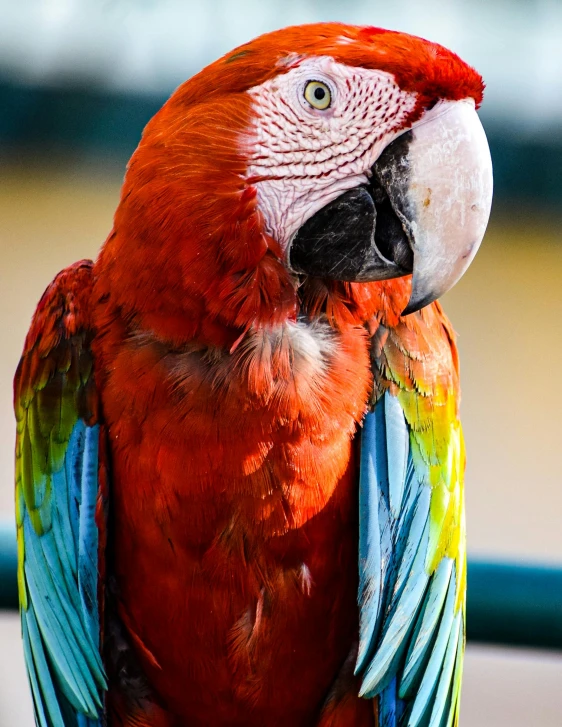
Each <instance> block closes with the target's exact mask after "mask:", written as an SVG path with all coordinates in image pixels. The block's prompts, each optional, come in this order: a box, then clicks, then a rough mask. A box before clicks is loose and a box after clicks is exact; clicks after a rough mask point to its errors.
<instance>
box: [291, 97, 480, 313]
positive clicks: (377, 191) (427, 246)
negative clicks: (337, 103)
mask: <svg viewBox="0 0 562 727" xmlns="http://www.w3.org/2000/svg"><path fill="white" fill-rule="evenodd" d="M491 203H492V162H491V158H490V150H489V148H488V142H487V140H486V135H485V133H484V129H483V128H482V124H481V123H480V120H479V118H478V115H477V114H476V110H475V108H474V102H472V101H471V100H463V101H445V102H441V103H439V104H437V105H436V106H435V107H434V108H433V109H431V110H430V111H428V112H426V114H425V116H424V117H423V118H422V120H421V121H420V122H418V123H417V124H416V125H415V126H414V128H413V129H411V130H410V131H407V132H405V133H404V134H402V135H400V136H399V137H398V138H396V139H395V140H394V141H393V142H392V143H391V144H389V146H387V147H386V149H384V151H383V152H382V153H381V155H380V156H379V158H378V160H377V161H376V162H375V164H374V166H373V168H372V177H371V183H370V184H369V186H368V187H367V186H365V187H357V188H355V189H351V190H349V191H347V192H345V193H344V194H342V195H341V196H340V197H338V198H337V199H335V200H334V201H333V202H330V203H329V204H328V205H326V207H324V208H322V209H321V210H319V211H318V212H317V213H316V214H315V215H313V216H312V217H311V218H310V219H309V220H307V221H306V222H305V223H304V225H303V226H302V227H301V228H300V229H299V230H298V232H297V233H296V235H295V237H294V239H293V242H292V244H291V247H290V251H289V263H290V266H291V268H292V269H293V270H294V271H295V272H299V273H301V272H302V273H306V274H309V275H314V276H316V277H326V278H331V279H335V280H347V281H352V282H367V281H374V280H384V279H388V278H394V277H399V276H402V275H407V274H408V273H413V277H412V291H411V295H410V300H409V302H408V305H407V306H406V308H405V309H404V311H403V315H407V314H408V313H413V312H414V311H416V310H419V309H420V308H422V307H423V306H425V305H428V304H429V303H431V302H432V301H434V300H436V299H437V298H439V297H440V296H441V295H443V293H445V292H447V291H448V290H449V289H450V288H452V287H453V285H454V284H455V283H456V282H457V281H458V280H459V278H460V277H461V276H462V275H463V273H464V272H465V270H466V269H467V268H468V266H469V265H470V263H471V261H472V259H473V258H474V255H475V254H476V252H477V250H478V248H479V246H480V243H481V242H482V238H483V237H484V232H485V230H486V225H487V224H488V218H489V216H490V208H491Z"/></svg>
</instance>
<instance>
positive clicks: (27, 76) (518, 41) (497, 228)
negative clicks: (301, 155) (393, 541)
mask: <svg viewBox="0 0 562 727" xmlns="http://www.w3.org/2000/svg"><path fill="white" fill-rule="evenodd" d="M0 17H1V21H0V164H1V180H0V296H1V302H0V335H1V340H2V341H3V342H4V343H3V344H2V351H1V354H0V518H2V517H4V518H5V517H8V518H12V517H13V502H12V478H13V444H14V424H13V418H12V412H11V381H12V377H13V373H14V370H15V368H16V365H17V361H18V358H19V355H20V352H21V348H22V345H23V339H24V336H25V333H26V330H27V327H28V325H29V321H30V318H31V315H32V313H33V310H34V308H35V305H36V303H37V301H38V299H39V297H40V295H41V293H42V291H43V290H44V288H45V286H46V285H47V284H48V282H49V281H50V280H51V279H52V277H53V276H54V274H55V273H56V272H57V271H58V270H60V269H61V268H63V267H64V266H66V265H68V264H69V263H71V262H73V261H75V260H77V259H80V258H82V257H93V256H95V255H96V252H97V250H98V249H99V247H100V245H101V243H102V242H103V240H104V239H105V237H106V235H107V233H108V232H109V230H110V228H111V220H112V214H113V211H114V209H115V206H116V203H117V200H118V194H119V187H120V184H121V180H122V176H123V172H124V168H125V164H126V161H127V159H128V157H129V156H130V154H131V152H132V151H133V149H134V148H135V146H136V144H137V142H138V139H139V137H140V134H141V131H142V128H143V126H144V124H145V123H146V121H147V120H148V119H149V118H150V116H151V115H152V114H153V113H154V112H155V111H156V110H157V109H158V107H159V106H160V105H161V104H162V102H163V101H164V100H165V99H166V97H167V96H168V95H169V94H170V93H171V91H172V90H173V89H174V88H175V87H176V86H177V85H178V84H179V83H181V82H182V81H184V80H185V79H186V78H188V77H189V76H190V75H192V74H193V73H194V72H196V71H198V70H199V69H200V68H201V67H202V66H204V65H206V64H207V63H208V62H210V61H212V60H214V59H215V58H216V57H218V56H219V55H221V54H223V53H225V52H227V51H228V50H230V49H231V48H233V47H234V46H236V45H239V44H241V43H243V42H245V41H247V40H249V39H250V38H252V37H253V36H256V35H258V34H260V33H263V32H265V31H268V30H272V29H274V28H277V27H280V26H283V25H288V24H292V23H305V22H313V21H318V20H340V21H345V22H349V23H359V24H369V25H380V26H383V27H388V28H393V29H397V30H402V31H406V32H410V33H414V34H417V35H421V36H424V37H427V38H429V39H431V40H435V41H438V42H440V43H443V44H444V45H446V46H448V47H449V48H451V49H452V50H454V51H456V52H457V53H459V54H460V55H461V56H462V57H463V58H464V59H465V60H466V61H468V62H470V63H471V64H472V65H474V66H475V67H476V68H477V69H478V70H479V71H480V72H481V73H482V74H483V76H484V78H485V80H486V83H487V92H486V96H485V102H484V106H483V108H482V111H481V118H482V120H483V123H484V126H485V128H486V131H487V133H488V137H489V140H490V146H491V149H492V156H493V160H494V169H495V184H496V196H495V206H494V210H493V214H492V220H491V223H490V228H489V233H488V234H487V237H486V239H485V242H484V244H483V246H482V249H481V251H480V252H479V254H478V256H477V258H476V260H475V262H474V263H473V265H472V267H471V268H470V270H469V271H468V273H467V274H466V276H465V277H464V278H463V280H462V281H461V283H460V284H459V285H458V286H457V287H456V288H455V289H454V290H453V291H452V292H451V293H450V294H449V295H448V296H447V297H446V299H445V307H446V309H447V311H448V313H449V314H450V316H451V318H452V320H453V323H454V325H455V328H456V330H457V331H458V333H459V344H460V349H461V362H462V380H463V405H462V412H463V420H464V426H465V433H466V440H467V449H468V468H467V476H466V493H467V495H466V496H467V510H468V513H467V518H468V535H469V552H470V554H471V555H472V556H482V557H493V558H505V559H511V560H517V561H524V562H534V561H542V562H549V563H558V564H562V527H561V514H562V475H561V468H560V450H561V447H562V439H561V435H560V431H561V429H560V421H561V419H560V412H561V411H562V386H561V385H560V382H559V377H560V373H559V372H560V370H561V367H562V323H561V320H562V42H561V40H562V2H560V0H466V1H465V0H423V1H422V0H392V1H391V0H387V2H379V1H378V0H370V1H364V0H345V1H344V0H317V1H313V0H308V1H307V0H237V2H231V1H230V0H201V1H200V2H190V1H186V0H159V1H157V0H18V2H11V1H9V0H0ZM561 618H562V614H561ZM465 675H466V676H465V685H464V692H463V709H462V716H461V727H501V726H503V725H509V726H510V727H519V726H521V727H522V726H523V725H526V726H528V725H533V727H534V726H535V725H536V726H537V727H554V726H555V725H556V726H557V727H558V726H559V725H560V724H562V689H561V685H562V657H561V656H560V655H555V654H548V653H545V652H531V651H522V650H519V651H517V650H507V649H503V650H502V649H491V648H484V647H475V646H469V648H468V653H467V660H466V669H465ZM32 724H33V719H32V713H31V707H30V699H29V696H28V691H27V684H26V680H25V676H24V669H23V658H22V654H21V648H20V637H19V625H18V619H17V616H16V615H15V614H6V613H0V727H14V725H15V726H17V727H20V726H21V727H28V726H29V727H31V725H32Z"/></svg>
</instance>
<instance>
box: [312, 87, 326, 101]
mask: <svg viewBox="0 0 562 727" xmlns="http://www.w3.org/2000/svg"><path fill="white" fill-rule="evenodd" d="M325 95H326V91H325V89H323V88H322V87H321V86H317V87H316V88H315V89H314V98H315V99H316V100H317V101H322V99H323V98H324V96H325Z"/></svg>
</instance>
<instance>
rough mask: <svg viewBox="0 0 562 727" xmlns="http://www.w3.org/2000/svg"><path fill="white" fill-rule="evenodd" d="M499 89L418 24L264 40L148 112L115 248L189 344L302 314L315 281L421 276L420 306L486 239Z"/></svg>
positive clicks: (126, 272) (310, 29) (125, 269)
mask: <svg viewBox="0 0 562 727" xmlns="http://www.w3.org/2000/svg"><path fill="white" fill-rule="evenodd" d="M482 93H483V83H482V79H481V77H480V76H479V74H478V73H477V72H476V71H474V70H473V69H472V68H471V67H470V66H468V65H467V64H466V63H464V62H463V61H462V60H460V58H458V57H457V56H456V55H455V54H454V53H452V52H450V51H448V50H446V49H445V48H443V47H442V46H439V45H437V44H435V43H431V42H428V41H425V40H423V39H421V38H417V37H413V36H409V35H406V34H404V33H399V32H393V31H386V30H381V29H378V28H365V27H356V26H348V25H343V24H337V23H322V24H316V25H308V26H298V27H292V28H286V29H283V30H279V31H276V32H273V33H269V34H266V35H264V36H261V37H259V38H257V39H255V40H254V41H252V42H250V43H247V44H246V45H243V46H241V47H239V48H238V49H236V50H234V51H233V52H231V53H229V54H227V55H226V56H224V57H223V58H221V59H220V60H218V61H216V62H215V63H213V64H211V65H210V66H208V67H207V68H205V69H203V70H202V71H201V72H200V73H198V74H197V75H196V76H194V77H193V78H192V79H190V80H189V81H187V82H186V83H185V84H184V85H183V86H180V88H179V89H178V90H177V91H176V92H175V93H174V94H173V95H172V97H171V98H170V100H169V101H168V102H167V103H166V104H165V106H164V107H163V108H162V109H161V110H160V111H159V112H158V113H157V114H156V116H155V117H154V118H153V119H152V120H151V122H149V124H148V126H147V127H146V129H145V131H144V134H143V138H142V140H141V143H140V145H139V147H138V149H137V151H136V152H135V154H134V155H133V158H132V160H131V162H130V164H129V167H128V172H127V175H126V178H125V184H124V187H123V192H122V198H121V202H120V205H119V208H118V210H117V213H116V217H115V226H114V230H113V232H112V235H111V236H110V239H109V240H108V243H107V244H106V249H107V250H109V252H107V253H106V257H108V259H109V258H110V260H109V262H110V263H111V264H113V263H114V262H115V260H116V259H117V258H118V257H120V258H121V259H122V260H124V263H123V264H122V267H121V268H120V270H119V276H120V278H121V279H122V280H125V279H129V280H130V288H131V290H132V289H134V291H135V295H136V296H137V300H136V309H137V310H138V311H140V312H141V313H143V314H144V315H145V318H146V320H147V322H148V323H149V324H151V322H152V323H154V317H157V318H158V317H159V318H160V319H162V315H161V314H162V313H163V312H164V311H165V314H166V320H167V324H166V325H168V326H169V325H172V327H173V326H175V328H174V331H175V333H174V334H173V335H172V337H174V336H176V337H177V338H178V340H179V339H181V338H182V337H185V335H187V336H192V335H198V333H197V331H199V333H200V332H201V331H200V329H201V325H202V324H201V321H202V320H206V321H207V327H208V329H209V330H208V331H207V337H208V338H209V337H210V338H212V331H211V328H212V327H213V326H214V327H215V328H216V327H217V326H218V327H219V328H220V327H221V326H224V325H226V326H234V327H235V328H239V329H247V328H248V327H249V326H250V325H252V324H253V323H256V322H261V323H264V322H265V323H268V322H269V323H274V322H275V321H278V320H280V319H282V318H283V316H285V317H286V316H287V315H293V316H294V315H295V311H296V310H298V295H299V294H298V289H299V287H301V286H303V284H304V283H303V281H307V280H316V281H322V285H323V286H324V288H325V289H326V290H328V289H330V286H332V289H333V290H336V289H337V290H340V291H341V290H342V289H344V288H345V290H346V291H347V293H346V295H347V299H351V298H353V296H354V295H358V291H359V290H360V289H361V286H363V287H364V286H365V285H367V286H368V285H369V284H373V283H376V282H377V281H383V280H388V279H399V278H403V276H409V275H411V287H410V288H409V291H408V295H407V297H406V299H405V300H404V301H403V303H404V304H403V305H402V306H401V308H403V309H404V310H403V313H405V314H407V313H410V312H412V311H415V310H417V309H419V308H421V307H422V306H424V305H427V304H428V303H430V302H431V301H433V300H435V299H436V298H438V297H439V296H440V295H442V294H443V293H444V292H446V291H447V290H448V289H449V288H450V287H451V286H452V285H453V284H454V283H455V282H456V281H457V280H458V279H459V278H460V276H461V275H462V274H463V273H464V271H465V270H466V268H467V267H468V265H469V264H470V262H471V260H472V258H473V257H474V255H475V253H476V251H477V249H478V246H479V245H480V242H481V240H482V237H483V235H484V231H485V228H486V225H487V221H488V217H489V212H490V206H491V194H492V172H491V161H490V154H489V149H488V145H487V141H486V137H485V134H484V131H483V129H482V126H481V124H480V121H479V119H478V116H477V114H476V109H477V108H478V106H479V104H480V102H481V100H482ZM147 257H148V259H149V260H150V264H149V265H148V266H147V264H146V261H147ZM164 281H165V284H164ZM338 286H339V287H338ZM342 286H343V288H342ZM340 297H341V296H340ZM180 318H181V321H182V322H181V324H180V323H179V320H180ZM174 320H175V321H176V323H175V324H174V323H172V324H170V321H174ZM210 321H213V323H212V325H211V323H210ZM209 326H210V327H209ZM180 329H181V330H180Z"/></svg>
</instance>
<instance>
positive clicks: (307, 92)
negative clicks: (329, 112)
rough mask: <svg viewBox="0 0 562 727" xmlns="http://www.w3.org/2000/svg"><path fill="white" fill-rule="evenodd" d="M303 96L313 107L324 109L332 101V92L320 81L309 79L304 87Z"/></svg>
mask: <svg viewBox="0 0 562 727" xmlns="http://www.w3.org/2000/svg"><path fill="white" fill-rule="evenodd" d="M304 97H305V99H306V100H307V101H308V103H309V104H310V105H311V106H312V108H314V109H320V111H324V110H325V109H327V108H328V107H329V105H330V104H331V103H332V92H331V91H330V89H329V88H328V86H327V85H326V84H325V83H322V81H309V82H308V83H307V84H306V86H305V89H304Z"/></svg>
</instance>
